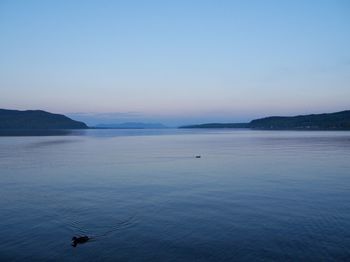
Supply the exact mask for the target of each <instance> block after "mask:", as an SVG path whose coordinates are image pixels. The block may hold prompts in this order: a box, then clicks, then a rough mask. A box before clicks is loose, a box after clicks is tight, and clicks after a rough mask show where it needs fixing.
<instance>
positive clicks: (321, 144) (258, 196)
mask: <svg viewBox="0 0 350 262" xmlns="http://www.w3.org/2000/svg"><path fill="white" fill-rule="evenodd" d="M157 132H158V133H157ZM195 155H201V156H202V158H200V159H196V158H195ZM349 170H350V133H349V132H300V131H299V132H289V131H284V132H277V131H249V130H158V131H157V130H130V131H128V130H87V131H85V133H84V135H83V136H77V135H75V134H73V135H68V136H64V137H62V136H46V137H0V189H1V190H0V207H1V212H0V261H48V260H49V261H346V260H347V259H348V258H349V257H350V251H349V246H350V238H349V236H350V201H349V200H350V175H349ZM79 234H80V235H89V236H92V237H93V238H94V239H95V241H92V242H88V243H86V244H84V245H81V246H78V247H77V248H75V249H74V248H72V247H71V246H70V241H71V238H72V236H74V235H79Z"/></svg>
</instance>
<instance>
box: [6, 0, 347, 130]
mask: <svg viewBox="0 0 350 262" xmlns="http://www.w3.org/2000/svg"><path fill="white" fill-rule="evenodd" d="M0 108H11V109H44V110H48V111H52V112H58V113H65V114H69V115H70V116H74V117H76V118H79V119H84V120H86V121H87V122H88V123H90V124H94V123H98V122H101V123H106V122H113V123H115V122H125V121H148V122H149V121H150V122H163V123H165V124H169V125H178V124H185V123H200V122H218V121H225V122H236V121H245V120H250V119H252V118H255V117H260V116H266V115H293V114H299V113H318V112H325V111H327V112H328V111H338V110H344V109H350V1H346V0H344V1H338V0H327V1H322V0H315V1H312V0H309V1H305V0H300V1H297V0H290V1H287V0H285V1H281V0H275V1H269V0H264V1H261V0H256V1H251V0H241V1H234V0H231V1H219V0H218V1H214V0H212V1H203V0H198V1H191V0H184V1H179V0H176V1H126V0H125V1H117V0H116V1H97V0H96V1H87V0H81V1H78V0H74V1H63V0H60V1H58V0H57V1H30V0H23V1H16V0H8V1H5V0H0Z"/></svg>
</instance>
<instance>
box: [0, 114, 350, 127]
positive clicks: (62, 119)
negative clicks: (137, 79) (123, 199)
mask: <svg viewBox="0 0 350 262" xmlns="http://www.w3.org/2000/svg"><path fill="white" fill-rule="evenodd" d="M87 128H89V127H88V126H87V125H86V124H85V123H83V122H79V121H75V120H73V119H70V118H69V117H67V116H64V115H60V114H52V113H49V112H46V111H42V110H27V111H19V110H7V109H0V130H57V129H61V130H64V129H87ZM93 128H104V129H113V128H115V129H160V128H167V127H166V126H164V125H162V124H159V123H139V122H128V123H122V124H101V125H97V126H96V127H93ZM180 128H250V129H260V130H350V110H347V111H341V112H336V113H329V114H312V115H299V116H292V117H282V116H271V117H265V118H260V119H255V120H252V121H251V122H249V123H209V124H201V125H187V126H181V127H180Z"/></svg>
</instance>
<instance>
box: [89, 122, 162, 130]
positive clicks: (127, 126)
mask: <svg viewBox="0 0 350 262" xmlns="http://www.w3.org/2000/svg"><path fill="white" fill-rule="evenodd" d="M94 128H106V129H107V128H108V129H110V128H111V129H160V128H168V127H166V126H165V125H163V124H159V123H139V122H127V123H121V124H100V125H96V126H94Z"/></svg>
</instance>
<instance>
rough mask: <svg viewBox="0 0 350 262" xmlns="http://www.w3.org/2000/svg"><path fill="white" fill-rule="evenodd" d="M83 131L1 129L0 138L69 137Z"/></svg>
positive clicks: (83, 132) (83, 131) (82, 133)
mask: <svg viewBox="0 0 350 262" xmlns="http://www.w3.org/2000/svg"><path fill="white" fill-rule="evenodd" d="M84 134H85V130H81V129H79V130H77V129H76V130H73V129H37V130H35V129H31V130H26V129H24V130H20V129H15V130H11V129H8V130H6V129H2V130H0V137H1V136H69V135H84Z"/></svg>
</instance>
